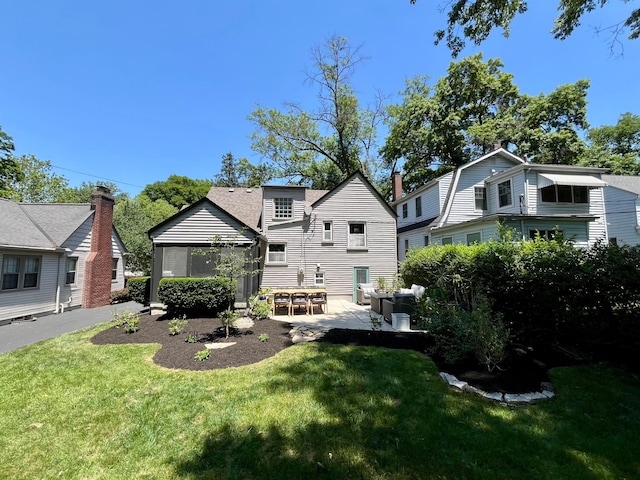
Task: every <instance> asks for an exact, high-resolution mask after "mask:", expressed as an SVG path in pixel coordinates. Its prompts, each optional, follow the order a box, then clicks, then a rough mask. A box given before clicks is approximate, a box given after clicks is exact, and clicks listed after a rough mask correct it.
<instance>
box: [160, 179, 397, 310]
mask: <svg viewBox="0 0 640 480" xmlns="http://www.w3.org/2000/svg"><path fill="white" fill-rule="evenodd" d="M149 236H150V238H151V239H152V241H153V246H154V261H153V268H152V301H153V300H154V295H157V293H156V291H157V285H158V284H159V282H160V279H162V278H166V277H170V276H208V275H211V274H213V272H212V270H211V268H209V269H208V270H207V269H205V268H201V269H199V267H198V266H197V265H196V264H197V263H198V260H195V262H196V264H194V258H196V256H194V255H192V254H191V253H190V252H192V251H193V250H197V249H198V248H202V247H203V246H205V247H206V246H208V245H210V244H211V239H213V238H220V237H224V238H226V239H227V240H229V241H231V242H232V243H233V244H235V246H236V248H242V249H245V251H246V255H247V259H248V260H249V261H248V263H247V265H248V266H251V267H252V268H256V270H257V271H256V273H255V274H254V275H248V276H247V277H246V278H245V279H242V282H239V284H240V283H242V287H241V288H242V291H239V292H238V297H237V298H236V305H242V304H243V303H246V301H247V300H248V297H249V296H250V295H252V294H254V293H256V292H257V291H258V289H259V288H260V287H261V288H279V287H282V288H296V287H300V288H309V287H323V288H326V290H327V293H328V294H329V296H330V297H332V298H336V297H343V298H349V299H353V298H355V297H354V295H355V290H356V286H357V284H358V283H364V282H368V281H372V279H375V278H378V277H385V278H386V279H387V280H388V281H389V282H390V281H391V279H392V277H393V275H394V274H396V272H397V260H396V259H397V253H396V216H395V213H394V211H393V210H392V209H391V207H390V206H389V205H388V204H387V202H385V200H384V199H383V198H382V197H381V196H380V194H379V193H378V192H377V190H376V189H375V188H374V187H373V186H372V185H371V184H370V182H369V181H368V180H367V179H366V178H365V177H364V176H363V175H362V174H361V173H359V172H358V173H354V174H353V175H351V176H350V177H349V178H347V179H346V180H345V181H343V182H342V183H341V184H340V185H338V186H337V187H335V188H334V189H332V190H330V191H326V190H312V189H308V188H306V187H300V186H281V185H279V186H263V187H261V188H257V189H244V188H220V187H214V188H212V189H211V190H210V191H209V193H208V194H207V197H206V198H204V199H202V200H200V201H199V202H197V203H195V204H193V205H191V206H189V207H187V208H185V209H184V210H182V211H181V212H178V213H177V214H176V215H174V216H173V217H171V218H170V219H168V220H166V221H165V222H163V223H161V224H160V225H158V226H156V227H154V228H153V229H151V230H150V231H149ZM227 244H228V243H227ZM254 259H259V263H255V262H254V261H252V260H254ZM239 290H240V289H239Z"/></svg>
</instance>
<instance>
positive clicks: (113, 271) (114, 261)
mask: <svg viewBox="0 0 640 480" xmlns="http://www.w3.org/2000/svg"><path fill="white" fill-rule="evenodd" d="M117 279H118V259H117V258H112V259H111V280H117Z"/></svg>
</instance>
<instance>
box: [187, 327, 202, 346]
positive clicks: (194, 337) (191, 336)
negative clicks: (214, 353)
mask: <svg viewBox="0 0 640 480" xmlns="http://www.w3.org/2000/svg"><path fill="white" fill-rule="evenodd" d="M184 341H185V342H187V343H197V342H199V341H200V334H199V333H198V332H196V331H195V330H194V331H193V332H189V333H188V334H187V338H185V339H184Z"/></svg>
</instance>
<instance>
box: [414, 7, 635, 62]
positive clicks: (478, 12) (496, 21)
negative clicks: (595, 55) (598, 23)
mask: <svg viewBox="0 0 640 480" xmlns="http://www.w3.org/2000/svg"><path fill="white" fill-rule="evenodd" d="M416 1H417V0H410V2H411V3H412V4H414V3H416ZM423 1H424V0H423ZM608 1H609V0H559V3H558V7H557V11H558V12H559V15H558V17H557V18H556V19H555V20H554V26H553V29H552V30H551V33H553V36H554V37H555V38H557V39H560V40H564V39H566V38H567V37H569V36H570V35H571V34H572V33H573V31H574V30H575V28H576V27H578V26H579V25H580V20H581V18H582V16H583V15H584V14H585V13H588V12H591V11H593V10H595V9H596V8H602V7H604V5H605V4H606V3H608ZM628 2H629V0H625V3H628ZM527 9H528V5H527V2H526V1H525V0H453V1H451V2H448V3H447V6H446V10H445V11H446V13H447V27H446V29H441V30H437V31H436V32H435V36H436V41H435V43H436V44H438V43H440V42H441V41H442V40H446V43H447V47H449V49H450V50H451V53H452V55H453V56H454V57H457V56H458V54H459V53H460V51H461V50H462V49H463V48H464V47H465V40H469V41H471V42H473V43H474V44H476V45H480V44H481V43H482V42H483V41H484V40H486V39H487V37H488V36H489V34H490V33H491V31H492V30H493V29H494V28H501V29H502V30H503V34H504V36H505V37H508V36H509V31H510V25H511V21H512V20H513V19H514V18H515V16H516V15H520V14H523V13H525V12H526V11H527ZM609 29H611V30H612V31H613V41H612V43H611V45H613V44H614V43H615V42H616V40H617V37H618V34H619V33H620V32H621V31H623V30H624V29H628V30H629V32H630V33H629V37H628V38H629V39H632V40H633V39H636V38H638V37H639V36H640V8H636V9H633V10H631V11H630V12H629V16H628V17H627V18H626V19H621V20H620V22H619V23H617V24H616V25H613V26H611V27H609ZM460 32H461V33H460Z"/></svg>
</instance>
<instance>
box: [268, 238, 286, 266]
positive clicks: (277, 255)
mask: <svg viewBox="0 0 640 480" xmlns="http://www.w3.org/2000/svg"><path fill="white" fill-rule="evenodd" d="M267 263H279V264H285V263H287V244H286V243H270V244H269V245H267Z"/></svg>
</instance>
